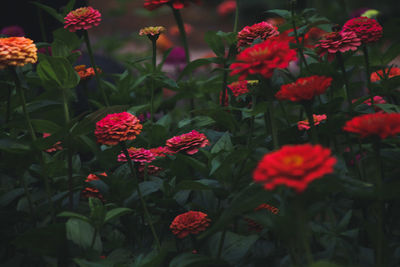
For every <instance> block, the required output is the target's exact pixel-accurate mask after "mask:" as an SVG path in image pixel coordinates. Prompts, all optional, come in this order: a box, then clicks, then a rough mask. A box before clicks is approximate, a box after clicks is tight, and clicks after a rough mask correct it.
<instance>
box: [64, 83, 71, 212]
mask: <svg viewBox="0 0 400 267" xmlns="http://www.w3.org/2000/svg"><path fill="white" fill-rule="evenodd" d="M62 92H63V107H64V116H65V125H67V127H68V125H69V122H70V114H69V108H68V96H67V93H68V92H67V90H65V89H63V91H62ZM72 155H73V151H72V144H71V136H70V134H69V131H68V136H67V166H68V191H69V192H68V195H69V208H70V209H72V208H73V206H74V191H73V181H72Z"/></svg>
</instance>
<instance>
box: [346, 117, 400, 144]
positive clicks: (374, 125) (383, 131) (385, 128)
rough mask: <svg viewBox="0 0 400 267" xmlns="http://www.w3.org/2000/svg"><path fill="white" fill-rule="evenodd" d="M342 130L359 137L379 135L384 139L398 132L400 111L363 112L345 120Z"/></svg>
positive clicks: (399, 131)
mask: <svg viewBox="0 0 400 267" xmlns="http://www.w3.org/2000/svg"><path fill="white" fill-rule="evenodd" d="M343 130H344V131H346V132H350V133H355V134H357V135H359V136H360V137H361V138H366V137H380V138H381V139H385V138H387V137H389V136H396V135H398V134H399V133H400V113H373V114H364V115H360V116H357V117H354V118H353V119H351V120H349V121H347V122H346V124H345V125H344V127H343Z"/></svg>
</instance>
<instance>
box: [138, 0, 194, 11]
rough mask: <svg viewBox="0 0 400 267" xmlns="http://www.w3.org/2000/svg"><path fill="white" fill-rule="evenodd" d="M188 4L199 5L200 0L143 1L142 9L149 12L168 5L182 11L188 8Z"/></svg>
mask: <svg viewBox="0 0 400 267" xmlns="http://www.w3.org/2000/svg"><path fill="white" fill-rule="evenodd" d="M190 2H195V3H200V0H145V1H144V8H146V9H147V10H150V11H151V10H154V9H157V8H159V7H161V6H163V5H166V4H168V5H171V6H172V7H173V8H175V9H182V8H184V7H186V6H188V5H189V3H190Z"/></svg>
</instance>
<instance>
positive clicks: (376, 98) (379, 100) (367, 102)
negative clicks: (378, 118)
mask: <svg viewBox="0 0 400 267" xmlns="http://www.w3.org/2000/svg"><path fill="white" fill-rule="evenodd" d="M373 98H374V104H386V103H387V102H386V100H385V99H384V98H383V97H381V96H379V95H376V96H374V97H373ZM357 101H358V99H353V100H352V101H351V102H352V103H355V102H357ZM363 104H365V105H368V106H371V98H368V99H367V100H365V101H364V102H363ZM374 110H375V112H383V110H382V109H381V108H380V107H378V106H374Z"/></svg>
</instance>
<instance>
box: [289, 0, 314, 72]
mask: <svg viewBox="0 0 400 267" xmlns="http://www.w3.org/2000/svg"><path fill="white" fill-rule="evenodd" d="M295 4H296V1H292V4H291V12H292V17H291V20H292V27H293V32H294V37H295V39H296V44H297V49H298V50H299V55H300V59H301V61H300V72H301V69H302V62H304V65H305V66H306V69H307V71H310V70H309V69H308V64H307V61H306V58H305V57H304V53H303V46H302V45H301V44H300V41H299V35H298V34H297V27H296V21H295V15H296V14H295Z"/></svg>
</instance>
